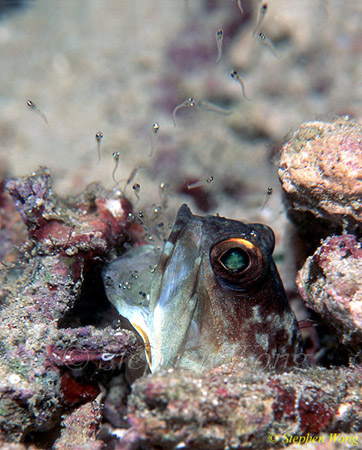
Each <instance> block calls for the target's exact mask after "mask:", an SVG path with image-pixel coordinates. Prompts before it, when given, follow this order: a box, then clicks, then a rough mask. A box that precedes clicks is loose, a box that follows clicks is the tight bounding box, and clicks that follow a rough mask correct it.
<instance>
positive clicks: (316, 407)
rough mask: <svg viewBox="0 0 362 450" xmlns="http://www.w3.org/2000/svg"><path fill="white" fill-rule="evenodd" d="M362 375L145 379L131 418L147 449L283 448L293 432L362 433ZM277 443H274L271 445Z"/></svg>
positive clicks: (222, 371)
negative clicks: (283, 438) (286, 435)
mask: <svg viewBox="0 0 362 450" xmlns="http://www.w3.org/2000/svg"><path fill="white" fill-rule="evenodd" d="M361 394H362V379H361V368H359V367H356V368H352V369H339V370H328V369H323V368H318V369H298V370H294V371H292V372H288V373H284V374H277V373H265V372H258V371H257V370H256V368H255V367H252V366H251V367H250V366H249V365H247V364H245V365H240V366H236V367H230V366H221V367H220V368H218V369H214V370H213V371H211V372H209V373H206V374H204V375H203V376H195V375H194V374H192V373H190V372H181V371H168V372H167V373H166V372H165V373H160V374H154V375H152V376H148V377H146V378H143V379H139V380H137V381H136V383H135V384H134V385H133V390H132V394H131V397H130V401H129V419H130V423H131V424H132V425H133V429H134V431H137V433H138V434H139V442H140V448H145V449H146V448H156V447H157V448H187V449H198V450H201V449H205V450H206V449H207V450H210V449H213V450H219V449H220V450H221V449H225V448H229V449H240V448H253V449H265V448H269V446H273V448H274V446H275V447H276V448H277V447H278V446H277V445H276V444H278V443H282V436H283V435H284V434H285V433H290V434H291V435H294V436H295V435H307V434H308V433H309V434H312V435H319V434H320V433H323V432H324V433H328V432H329V431H332V430H333V431H334V432H341V431H343V432H344V433H348V432H357V431H360V430H362V405H361V402H360V397H361ZM270 436H272V437H273V440H271V438H270Z"/></svg>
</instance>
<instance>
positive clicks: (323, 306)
mask: <svg viewBox="0 0 362 450" xmlns="http://www.w3.org/2000/svg"><path fill="white" fill-rule="evenodd" d="M361 280H362V248H361V243H360V242H358V241H357V239H356V237H355V236H353V235H342V236H331V237H329V238H327V239H326V240H324V241H323V242H322V244H321V246H320V247H319V248H318V249H317V250H316V252H315V253H314V255H313V256H310V257H309V258H308V259H307V261H306V262H305V264H304V266H303V268H302V269H301V270H300V271H299V273H298V276H297V287H298V290H299V293H300V295H301V296H302V298H303V300H304V302H305V303H306V305H307V306H308V307H309V308H311V309H313V310H314V311H315V312H317V313H318V314H319V315H320V316H321V317H322V318H323V319H324V320H325V321H326V322H327V323H328V325H329V326H331V327H332V329H333V330H334V332H335V333H336V335H337V336H338V337H339V339H340V341H341V342H343V343H345V344H350V345H353V346H354V347H355V348H356V350H357V351H358V350H359V349H360V348H361V344H362V281H361Z"/></svg>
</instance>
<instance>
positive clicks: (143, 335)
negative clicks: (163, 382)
mask: <svg viewBox="0 0 362 450" xmlns="http://www.w3.org/2000/svg"><path fill="white" fill-rule="evenodd" d="M131 325H132V326H133V328H134V329H135V330H136V331H137V333H138V334H139V335H140V336H141V338H142V340H143V342H144V344H145V355H146V359H147V364H148V365H149V367H150V370H151V372H152V356H151V344H150V340H149V339H148V334H147V333H146V332H145V331H144V329H143V328H142V327H140V326H139V325H136V324H135V323H134V322H131Z"/></svg>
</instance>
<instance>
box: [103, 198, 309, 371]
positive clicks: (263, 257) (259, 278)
mask: <svg viewBox="0 0 362 450" xmlns="http://www.w3.org/2000/svg"><path fill="white" fill-rule="evenodd" d="M273 249H274V233H273V231H272V230H271V229H270V228H269V227H267V226H266V225H262V224H255V223H254V224H245V223H243V222H240V221H237V220H231V219H227V218H224V217H220V216H206V217H202V216H197V215H194V214H192V213H191V211H190V209H189V208H188V207H187V206H186V205H183V206H181V208H180V209H179V212H178V215H177V218H176V221H175V224H174V226H173V229H172V231H171V234H170V236H169V238H168V240H167V241H166V242H165V244H164V247H163V249H162V248H160V247H159V246H158V245H154V244H152V245H151V244H147V245H141V246H139V247H136V248H132V249H131V250H128V251H127V252H126V253H124V254H123V255H122V256H120V257H119V258H118V259H116V260H114V261H113V262H111V263H110V264H108V265H107V266H106V267H105V268H104V269H103V273H102V276H103V282H104V286H105V291H106V295H107V297H108V299H109V300H110V302H111V303H112V304H113V305H114V306H115V307H116V309H117V311H118V313H119V314H120V315H121V316H123V317H124V318H126V319H128V321H129V323H130V324H131V325H132V327H133V328H134V330H135V332H136V333H137V335H138V338H139V340H140V341H141V342H143V345H144V348H145V357H146V360H147V364H148V366H149V368H150V370H151V371H152V372H156V371H158V370H161V369H167V368H171V367H180V368H185V369H190V370H193V371H196V372H202V371H205V370H208V369H210V368H214V367H218V366H220V365H221V364H226V363H229V362H232V361H235V359H237V360H240V359H241V360H243V359H244V360H245V361H251V360H253V361H254V362H255V361H259V362H262V363H263V364H264V366H263V367H262V368H266V369H269V368H273V369H277V370H286V369H288V368H291V367H293V366H295V365H298V364H307V363H306V359H305V358H303V363H300V359H298V355H299V356H300V354H302V353H303V344H302V338H301V334H300V331H299V328H298V323H297V320H296V318H295V315H294V313H293V311H292V310H291V308H290V305H289V303H288V300H287V297H286V295H285V292H284V288H283V285H282V282H281V280H280V277H279V274H278V271H277V268H276V266H275V263H274V261H273V258H272V252H273ZM135 271H137V278H135V277H134V276H132V274H134V273H135ZM130 280H132V283H130ZM120 282H121V284H122V287H120V285H119V283H120ZM126 283H128V284H126ZM124 286H127V288H126V289H124ZM140 292H142V293H144V294H145V295H140Z"/></svg>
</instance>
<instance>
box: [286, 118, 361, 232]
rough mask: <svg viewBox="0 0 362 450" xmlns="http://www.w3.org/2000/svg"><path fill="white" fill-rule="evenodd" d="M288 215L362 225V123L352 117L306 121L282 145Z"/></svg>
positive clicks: (308, 221)
mask: <svg viewBox="0 0 362 450" xmlns="http://www.w3.org/2000/svg"><path fill="white" fill-rule="evenodd" d="M279 178H280V181H281V183H282V186H283V192H284V198H285V204H286V207H287V209H288V213H289V216H290V217H291V218H292V219H293V220H294V221H296V222H297V223H298V224H301V225H303V227H304V228H306V229H309V230H311V229H312V227H314V223H313V221H312V220H311V219H312V218H313V217H314V218H315V219H318V220H322V221H324V223H325V224H328V225H329V224H330V225H332V226H334V227H335V228H338V227H345V228H346V227H348V229H351V230H352V229H353V228H354V227H356V226H361V225H362V129H361V126H360V125H359V124H358V123H357V122H355V121H353V120H351V119H349V118H348V117H337V118H334V119H333V120H331V121H330V122H321V121H316V122H307V123H304V124H303V125H301V127H300V128H299V129H298V130H297V131H296V132H295V133H294V134H293V136H292V137H291V138H290V139H289V141H288V142H287V143H286V144H285V145H284V146H283V149H282V154H281V159H280V163H279Z"/></svg>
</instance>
